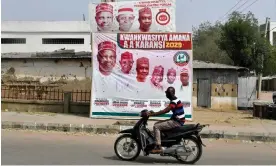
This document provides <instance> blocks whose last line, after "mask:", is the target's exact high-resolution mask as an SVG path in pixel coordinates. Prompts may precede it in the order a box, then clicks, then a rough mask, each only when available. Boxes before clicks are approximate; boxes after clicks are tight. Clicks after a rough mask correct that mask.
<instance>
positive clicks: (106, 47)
mask: <svg viewBox="0 0 276 166" xmlns="http://www.w3.org/2000/svg"><path fill="white" fill-rule="evenodd" d="M103 50H112V51H114V52H116V44H114V43H113V42H111V41H104V42H101V43H100V44H98V52H100V51H103Z"/></svg>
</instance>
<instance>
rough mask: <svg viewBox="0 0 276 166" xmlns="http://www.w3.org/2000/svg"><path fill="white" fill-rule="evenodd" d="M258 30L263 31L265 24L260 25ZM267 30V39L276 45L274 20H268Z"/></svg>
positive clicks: (275, 23)
mask: <svg viewBox="0 0 276 166" xmlns="http://www.w3.org/2000/svg"><path fill="white" fill-rule="evenodd" d="M260 31H261V32H263V33H264V31H265V24H262V25H260ZM267 31H268V33H267V39H268V40H269V42H270V44H271V45H273V46H276V22H274V21H271V22H269V23H268V29H267Z"/></svg>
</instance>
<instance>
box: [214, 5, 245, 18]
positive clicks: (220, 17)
mask: <svg viewBox="0 0 276 166" xmlns="http://www.w3.org/2000/svg"><path fill="white" fill-rule="evenodd" d="M242 1H243V0H239V1H238V2H237V3H236V4H235V5H234V6H233V7H232V8H231V9H229V10H228V11H227V12H226V13H225V14H224V15H223V16H222V17H220V18H219V20H220V19H222V18H223V17H225V16H226V15H227V14H228V13H229V12H230V11H231V10H232V9H234V8H235V7H236V6H237V5H238V4H239V3H241V2H242Z"/></svg>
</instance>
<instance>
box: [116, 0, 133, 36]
mask: <svg viewBox="0 0 276 166" xmlns="http://www.w3.org/2000/svg"><path fill="white" fill-rule="evenodd" d="M134 19H135V16H134V13H133V8H132V7H130V6H126V5H124V6H120V8H119V9H118V16H117V17H116V20H117V21H118V23H119V30H120V31H123V32H129V31H130V28H131V27H132V24H133V22H134Z"/></svg>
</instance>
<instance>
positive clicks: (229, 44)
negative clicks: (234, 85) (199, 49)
mask: <svg viewBox="0 0 276 166" xmlns="http://www.w3.org/2000/svg"><path fill="white" fill-rule="evenodd" d="M218 47H219V48H220V49H222V50H224V51H226V53H227V55H228V56H229V58H230V59H232V60H233V63H234V65H235V66H242V67H247V68H249V69H251V70H254V71H255V72H256V73H260V72H262V71H263V74H264V76H265V75H267V74H272V73H276V67H275V64H276V63H275V62H276V58H275V55H274V54H275V53H274V52H275V51H274V52H273V50H272V46H271V45H270V44H269V42H268V41H267V40H266V39H264V38H263V37H262V35H261V33H260V32H259V25H258V21H257V19H256V18H255V17H254V14H252V13H251V12H248V13H247V14H242V13H239V12H233V13H232V14H231V15H230V17H229V19H228V21H227V22H226V23H225V24H224V25H222V26H221V36H220V39H219V41H218Z"/></svg>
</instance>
